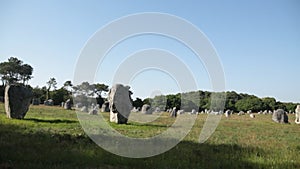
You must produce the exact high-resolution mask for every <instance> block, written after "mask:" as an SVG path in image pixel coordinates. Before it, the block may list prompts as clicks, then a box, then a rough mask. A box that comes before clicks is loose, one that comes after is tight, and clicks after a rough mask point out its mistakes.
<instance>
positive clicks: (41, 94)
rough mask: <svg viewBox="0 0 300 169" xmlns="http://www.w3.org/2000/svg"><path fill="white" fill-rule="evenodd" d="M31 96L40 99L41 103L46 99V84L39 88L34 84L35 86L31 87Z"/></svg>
mask: <svg viewBox="0 0 300 169" xmlns="http://www.w3.org/2000/svg"><path fill="white" fill-rule="evenodd" d="M32 93H33V97H34V98H37V99H40V101H41V102H42V103H43V102H44V101H45V99H46V97H45V96H46V94H47V88H46V86H44V87H42V88H39V86H36V87H35V88H33V89H32Z"/></svg>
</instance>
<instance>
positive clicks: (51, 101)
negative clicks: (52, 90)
mask: <svg viewBox="0 0 300 169" xmlns="http://www.w3.org/2000/svg"><path fill="white" fill-rule="evenodd" d="M44 105H46V106H53V105H54V101H53V100H52V99H49V100H46V101H44Z"/></svg>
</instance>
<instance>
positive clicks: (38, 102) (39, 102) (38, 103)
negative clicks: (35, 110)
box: [31, 98, 41, 105]
mask: <svg viewBox="0 0 300 169" xmlns="http://www.w3.org/2000/svg"><path fill="white" fill-rule="evenodd" d="M31 104H32V105H40V104H41V100H40V99H38V98H33V99H32V102H31Z"/></svg>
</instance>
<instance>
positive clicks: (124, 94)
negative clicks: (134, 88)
mask: <svg viewBox="0 0 300 169" xmlns="http://www.w3.org/2000/svg"><path fill="white" fill-rule="evenodd" d="M129 88H130V87H129V86H123V85H122V84H116V85H114V86H113V87H112V88H111V89H110V90H109V92H108V100H109V109H110V121H111V122H115V123H118V124H126V123H127V121H128V117H129V114H130V112H131V109H132V103H131V97H130V96H131V94H132V93H131V92H130V91H129Z"/></svg>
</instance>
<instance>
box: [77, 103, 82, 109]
mask: <svg viewBox="0 0 300 169" xmlns="http://www.w3.org/2000/svg"><path fill="white" fill-rule="evenodd" d="M82 106H83V105H82V103H76V105H75V107H76V108H77V109H79V108H82Z"/></svg>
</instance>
